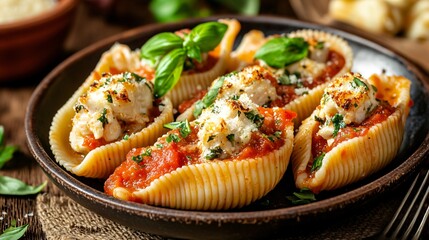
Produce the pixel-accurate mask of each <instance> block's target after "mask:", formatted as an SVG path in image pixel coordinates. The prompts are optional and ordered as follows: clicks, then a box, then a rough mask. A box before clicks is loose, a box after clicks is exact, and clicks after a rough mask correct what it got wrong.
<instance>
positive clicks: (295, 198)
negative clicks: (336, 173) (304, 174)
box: [286, 188, 317, 205]
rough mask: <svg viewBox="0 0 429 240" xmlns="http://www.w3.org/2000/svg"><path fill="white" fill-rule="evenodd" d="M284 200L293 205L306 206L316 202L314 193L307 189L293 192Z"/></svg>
mask: <svg viewBox="0 0 429 240" xmlns="http://www.w3.org/2000/svg"><path fill="white" fill-rule="evenodd" d="M286 198H287V199H288V200H289V201H291V203H292V204H294V205H301V204H308V203H311V202H314V201H316V200H317V199H316V197H315V195H314V193H313V192H311V191H310V190H309V189H308V188H303V189H300V190H299V192H294V193H292V195H291V196H287V197H286Z"/></svg>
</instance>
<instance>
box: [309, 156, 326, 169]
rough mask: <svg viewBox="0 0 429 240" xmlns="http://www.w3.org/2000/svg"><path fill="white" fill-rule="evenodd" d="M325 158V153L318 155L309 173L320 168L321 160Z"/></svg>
mask: <svg viewBox="0 0 429 240" xmlns="http://www.w3.org/2000/svg"><path fill="white" fill-rule="evenodd" d="M324 157H325V153H322V154H320V155H319V156H317V157H316V158H315V159H314V160H313V165H312V166H311V171H312V172H314V171H317V170H319V169H320V168H321V167H322V162H323V158H324Z"/></svg>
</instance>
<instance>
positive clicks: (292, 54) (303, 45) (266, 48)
mask: <svg viewBox="0 0 429 240" xmlns="http://www.w3.org/2000/svg"><path fill="white" fill-rule="evenodd" d="M307 54H308V43H307V42H306V41H305V40H304V39H303V38H287V37H278V38H273V39H271V40H269V41H268V42H266V43H265V44H264V45H263V46H262V47H261V48H260V49H259V50H258V51H257V52H256V54H255V58H256V59H260V60H263V61H264V62H266V63H267V64H268V65H269V66H271V67H274V68H283V67H285V66H287V65H289V64H292V63H295V62H297V61H299V60H301V59H303V58H305V57H306V56H307Z"/></svg>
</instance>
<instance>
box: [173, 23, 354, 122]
mask: <svg viewBox="0 0 429 240" xmlns="http://www.w3.org/2000/svg"><path fill="white" fill-rule="evenodd" d="M352 58H353V54H352V50H351V48H350V46H349V45H348V43H347V42H346V41H344V40H343V39H342V38H340V37H338V36H334V35H332V34H330V33H326V32H322V31H317V30H300V31H296V32H293V33H290V34H288V35H287V36H282V35H272V36H268V37H264V35H263V34H262V33H261V32H259V31H256V30H253V31H251V32H249V33H247V34H246V35H245V36H244V38H243V40H242V42H241V44H240V45H239V46H238V48H237V50H235V51H234V52H233V53H232V58H231V66H233V67H235V68H237V69H238V70H239V71H240V70H241V69H243V67H246V66H249V65H250V66H254V65H258V66H261V67H263V68H265V69H267V70H269V71H270V72H272V75H273V77H274V79H275V80H276V82H274V83H273V84H274V85H275V88H276V95H277V97H275V98H272V99H271V102H269V106H271V107H274V106H277V107H284V108H286V109H290V110H292V111H294V112H296V113H297V115H298V116H297V118H296V120H295V121H296V123H297V124H299V123H300V122H301V120H303V119H305V118H306V117H308V116H309V115H310V114H311V112H312V111H313V110H314V108H316V106H317V105H318V103H319V101H320V98H321V97H322V94H323V89H324V88H325V87H326V84H327V82H329V81H330V80H331V79H332V78H334V77H335V76H338V75H341V74H344V73H345V72H347V71H349V70H350V68H351V65H352ZM230 70H232V69H230ZM185 105H186V103H185ZM188 106H189V105H188ZM183 109H184V108H181V107H180V106H179V112H184V110H183Z"/></svg>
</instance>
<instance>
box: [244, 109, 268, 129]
mask: <svg viewBox="0 0 429 240" xmlns="http://www.w3.org/2000/svg"><path fill="white" fill-rule="evenodd" d="M244 115H246V117H247V119H249V120H250V121H252V122H253V123H254V124H256V127H257V128H260V127H261V126H262V124H263V123H264V117H263V116H261V115H259V114H257V113H254V112H253V111H250V112H245V113H244Z"/></svg>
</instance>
